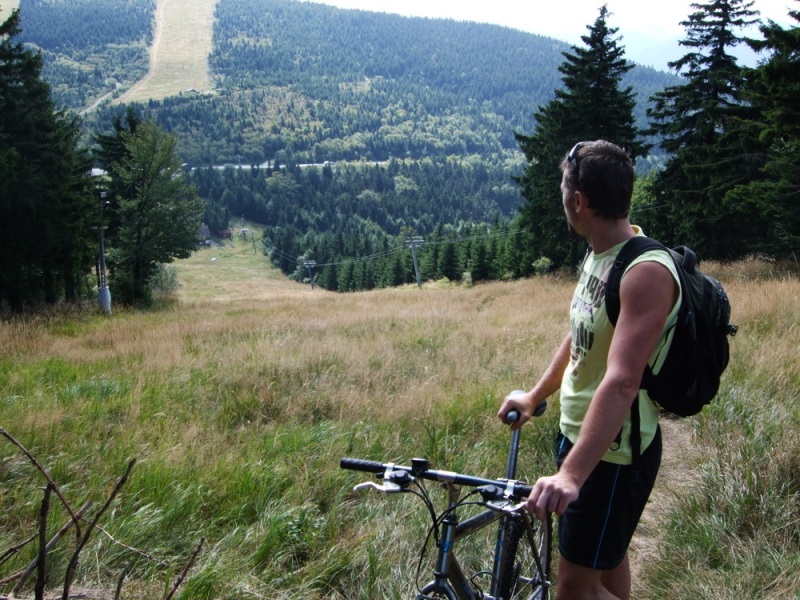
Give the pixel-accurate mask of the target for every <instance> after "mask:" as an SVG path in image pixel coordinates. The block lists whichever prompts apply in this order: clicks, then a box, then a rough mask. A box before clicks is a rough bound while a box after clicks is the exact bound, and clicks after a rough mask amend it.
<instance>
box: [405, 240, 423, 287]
mask: <svg viewBox="0 0 800 600" xmlns="http://www.w3.org/2000/svg"><path fill="white" fill-rule="evenodd" d="M424 243H425V241H424V240H423V239H422V236H421V235H415V236H413V237H407V238H406V246H408V247H409V248H411V256H413V257H414V273H415V274H416V276H417V287H418V288H422V281H421V280H420V278H419V262H418V261H417V248H419V247H420V246H422V245H423V244H424Z"/></svg>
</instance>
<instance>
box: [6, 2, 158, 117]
mask: <svg viewBox="0 0 800 600" xmlns="http://www.w3.org/2000/svg"><path fill="white" fill-rule="evenodd" d="M154 10H155V0H124V1H121V0H68V1H66V2H52V1H51V0H20V4H19V11H20V16H21V26H22V35H21V36H20V37H21V39H22V40H23V41H25V42H27V43H29V44H31V45H33V46H35V47H37V48H39V49H41V51H42V54H43V57H44V77H45V79H46V80H47V81H48V82H49V83H50V86H51V90H52V93H53V99H54V101H55V102H56V104H57V105H59V106H64V107H69V108H73V109H80V108H83V107H85V106H87V105H88V104H91V103H92V102H94V101H96V100H97V99H99V98H101V97H103V96H104V95H106V94H109V93H111V92H113V91H115V90H116V89H117V88H118V87H127V86H130V85H131V84H133V83H134V82H135V81H136V80H138V79H140V78H141V77H143V76H144V74H145V73H146V72H147V65H148V57H147V47H148V45H149V44H150V42H151V40H152V34H153V31H152V29H153V27H152V25H153V23H152V22H153V11H154Z"/></svg>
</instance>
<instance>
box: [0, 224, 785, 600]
mask: <svg viewBox="0 0 800 600" xmlns="http://www.w3.org/2000/svg"><path fill="white" fill-rule="evenodd" d="M213 259H216V260H213ZM704 266H705V267H706V269H707V270H708V271H709V272H711V273H714V274H716V275H718V276H719V277H720V278H721V279H723V281H725V282H726V288H727V290H728V292H729V294H730V297H731V302H732V304H733V307H734V320H735V321H736V322H737V323H738V324H739V325H740V331H739V334H738V336H737V337H736V338H735V339H734V340H733V361H732V363H731V367H730V368H729V371H728V373H726V377H725V379H724V383H723V388H722V391H721V395H720V398H719V400H718V401H717V402H716V403H715V405H714V406H712V407H711V408H710V409H708V410H706V411H705V413H704V414H703V416H702V417H699V418H696V419H691V420H688V421H683V422H681V423H680V424H674V423H669V422H668V423H666V424H665V427H666V443H665V460H666V461H667V464H668V468H666V469H665V473H664V474H662V477H661V478H660V480H659V482H657V484H656V486H657V489H658V490H659V494H660V495H659V496H657V497H656V499H655V500H654V502H653V503H652V504H651V506H650V508H649V509H648V512H647V515H648V516H647V520H646V525H645V527H643V529H642V530H641V532H640V534H639V535H638V536H637V538H636V543H635V552H634V564H635V565H636V569H637V574H638V575H639V577H638V578H637V580H636V584H635V585H636V588H635V596H636V597H648V598H667V597H670V598H685V597H695V595H696V593H697V590H703V592H702V597H703V598H709V599H719V600H722V599H727V598H731V597H737V596H753V597H761V598H779V597H784V598H785V597H794V596H796V595H797V594H798V592H800V587H799V586H800V583H799V582H798V580H797V578H796V576H795V574H796V573H797V568H796V567H797V565H798V562H797V561H798V556H800V540H798V537H797V528H796V523H797V520H798V519H800V489H798V487H797V478H796V474H797V472H798V469H800V444H798V438H797V436H796V428H797V424H798V422H800V413H798V408H797V407H798V406H800V398H798V391H797V390H798V389H800V357H798V355H797V352H796V347H795V346H796V344H795V337H794V336H793V335H792V333H793V331H794V330H795V329H796V324H797V322H798V320H800V283H798V280H797V278H796V277H794V276H792V275H790V274H789V273H787V272H785V271H782V270H779V269H778V268H777V267H776V266H774V265H768V264H763V263H756V262H753V261H750V262H746V263H739V264H735V265H725V266H721V265H711V264H707V265H704ZM177 267H178V269H179V273H180V278H181V280H182V283H183V286H184V287H183V289H182V290H181V297H182V298H183V299H184V300H183V301H181V302H178V303H176V304H174V305H172V307H171V308H168V309H165V310H162V311H159V312H139V311H128V310H119V309H117V310H115V312H114V314H113V315H112V316H111V317H110V318H107V317H103V316H101V315H98V314H97V313H96V312H95V311H94V310H84V311H82V312H79V313H73V314H59V313H52V314H49V315H41V316H38V317H33V318H29V319H25V320H19V321H11V322H3V323H0V344H1V345H2V347H3V349H4V351H3V353H2V355H1V356H0V426H2V428H3V430H4V431H6V432H8V433H9V434H11V435H13V436H14V437H15V438H16V439H17V440H18V441H20V442H21V443H22V444H23V445H24V446H25V448H27V449H28V451H29V452H30V453H31V454H32V455H33V456H34V457H36V458H37V459H38V461H39V463H40V464H41V465H42V466H43V468H45V469H46V470H47V471H48V472H49V473H50V475H51V476H52V478H53V479H54V481H55V482H57V484H58V485H59V487H60V489H61V490H62V492H63V494H64V497H65V498H66V499H67V501H68V502H70V504H71V505H73V506H75V507H77V506H79V505H81V504H83V503H84V502H85V501H86V500H88V499H92V500H94V502H95V504H94V505H93V508H92V509H91V511H90V515H91V514H94V512H93V511H96V510H98V508H99V506H100V505H101V504H102V502H103V501H104V499H105V498H106V497H108V495H109V494H110V492H111V490H112V489H113V487H114V486H115V484H116V482H117V481H118V480H119V478H120V477H121V475H122V473H123V472H124V470H125V468H126V465H127V464H128V462H129V461H130V460H131V459H133V458H135V459H137V463H136V465H135V466H134V468H133V470H132V472H131V476H130V477H129V479H128V481H127V482H126V483H125V485H124V486H123V487H122V489H121V490H120V493H119V495H118V496H117V498H116V499H115V500H114V501H113V502H112V504H111V507H110V510H109V511H108V512H107V513H106V514H105V515H104V517H103V518H101V520H100V523H99V524H100V525H101V526H102V527H103V531H102V532H101V531H97V532H95V534H94V535H93V536H92V538H91V539H90V540H89V543H88V545H87V547H86V550H85V551H84V553H83V560H82V561H81V563H80V567H79V570H78V578H77V580H76V584H75V586H74V587H73V591H74V592H81V593H85V594H86V595H87V597H93V598H105V597H110V590H113V589H114V588H115V587H116V585H117V584H116V582H117V580H118V579H119V576H120V574H121V573H122V570H123V568H125V567H126V565H129V566H130V570H129V571H128V572H127V576H126V578H125V581H124V584H123V597H126V598H135V599H139V598H142V599H144V598H148V599H152V598H159V597H164V590H165V588H167V587H169V586H170V585H171V584H173V583H174V582H175V580H176V577H177V574H178V573H179V572H180V570H181V569H182V568H183V566H184V565H185V564H186V563H187V561H188V558H189V556H190V555H191V554H192V553H193V552H194V550H195V549H196V548H197V547H198V544H199V543H200V540H201V539H202V540H204V543H203V545H202V548H201V549H200V552H199V554H198V556H197V558H196V560H195V561H194V564H193V566H192V568H191V569H190V570H189V572H188V577H187V579H186V581H185V582H184V583H183V585H182V586H181V588H180V592H179V594H178V596H177V597H179V598H182V599H183V600H188V599H195V598H196V599H200V598H220V599H221V598H230V599H233V598H242V597H245V596H253V595H254V596H268V597H272V598H290V597H295V598H296V597H302V598H345V597H348V598H349V597H361V598H395V597H409V596H410V595H411V593H412V588H413V574H414V572H415V567H416V558H417V556H418V551H419V549H420V541H421V539H422V538H423V537H424V535H425V531H426V522H425V515H424V514H423V510H421V506H419V505H418V504H417V503H416V502H415V500H414V499H413V498H411V497H408V496H400V497H398V496H389V497H387V496H378V495H371V494H366V495H361V494H359V495H356V494H353V493H352V492H351V489H352V486H353V485H354V484H355V483H356V482H358V481H360V480H361V478H359V477H358V476H357V475H355V474H352V473H346V472H342V471H340V470H339V469H338V460H339V458H340V457H342V456H345V455H349V456H361V457H364V458H371V459H375V460H387V461H388V460H397V461H406V460H408V459H409V458H410V457H412V456H427V457H428V458H429V459H430V460H431V461H432V463H433V464H434V465H436V466H439V467H442V468H451V469H455V470H464V471H468V472H472V473H475V474H481V475H491V474H494V473H498V472H502V471H503V470H504V464H505V457H504V452H505V448H506V444H507V433H506V432H505V431H503V428H502V427H501V426H500V424H499V423H498V422H497V420H496V418H495V417H494V413H495V411H496V408H497V406H498V403H499V401H500V398H501V397H502V396H503V394H505V392H507V391H508V390H510V389H516V388H522V387H529V386H531V385H532V384H533V382H534V380H535V378H536V376H537V375H538V374H539V373H541V372H542V370H543V369H544V368H545V367H546V365H547V362H548V361H549V358H550V355H551V352H552V351H553V348H554V347H555V346H556V345H557V343H558V342H559V340H560V339H561V338H562V336H563V334H564V330H565V318H566V315H565V313H566V310H567V305H568V302H569V297H570V294H571V291H572V287H573V282H572V281H571V280H569V278H566V279H563V280H559V279H553V278H535V279H530V280H524V281H516V282H507V283H493V284H488V285H481V286H476V287H472V288H468V287H451V286H447V287H441V286H434V285H431V286H426V287H424V288H423V289H421V290H419V289H417V288H416V287H415V286H410V287H405V288H397V289H392V290H382V291H376V292H368V293H354V294H332V293H328V292H325V291H323V290H319V289H315V290H313V291H312V290H311V289H310V287H309V286H303V285H300V284H298V283H294V282H290V281H287V280H286V279H284V278H282V277H281V276H279V275H278V274H277V273H276V272H275V271H273V270H271V269H270V267H269V265H268V264H266V262H265V259H264V258H262V257H260V256H258V255H257V254H256V255H254V254H252V253H251V248H250V247H249V246H248V245H247V244H245V243H240V241H238V240H237V241H236V242H235V243H234V247H230V246H228V248H227V250H224V251H223V250H221V249H219V248H211V249H204V250H202V251H200V252H198V253H196V254H195V255H194V256H193V257H192V258H190V259H188V260H186V261H181V262H179V263H178V264H177ZM553 404H554V406H553V407H552V408H553V409H554V410H552V411H550V413H549V416H546V417H545V418H544V420H542V421H540V422H537V423H536V424H534V425H531V426H527V427H526V428H525V431H524V432H523V454H522V456H521V458H520V469H521V475H522V476H523V477H525V478H535V477H536V476H538V475H539V474H541V473H544V472H548V471H549V470H550V469H551V466H550V456H551V450H550V445H551V441H552V438H553V435H554V432H555V428H556V426H557V423H556V421H557V417H556V413H557V404H558V403H557V401H554V402H553ZM676 427H677V429H676ZM0 441H2V443H0V515H2V516H0V553H2V552H5V550H6V549H8V548H12V547H15V546H19V551H18V552H16V553H14V554H13V555H10V556H7V560H5V561H4V562H3V563H2V564H0V581H7V578H8V577H10V576H11V575H13V574H14V573H17V572H19V571H20V570H21V569H22V568H23V567H24V566H25V565H27V564H28V563H29V562H30V561H31V560H32V559H33V558H34V556H35V546H36V544H35V543H28V544H26V545H21V544H22V542H23V541H24V540H28V539H30V538H31V537H32V536H34V537H35V533H36V529H37V520H38V517H37V515H38V513H39V508H40V505H41V499H42V486H43V485H44V481H43V479H42V476H41V475H40V473H39V472H38V471H37V470H36V469H35V468H34V467H33V465H32V464H31V463H30V462H29V461H28V460H26V459H25V457H24V456H23V455H22V454H21V453H20V451H19V449H18V448H16V447H15V446H13V445H11V444H10V443H8V441H7V440H6V439H2V438H0ZM684 444H689V446H688V447H687V446H684ZM687 450H689V452H687ZM687 472H688V473H690V474H691V476H690V477H689V478H688V484H686V483H684V484H683V485H682V481H683V482H686V480H687V476H686V474H687ZM51 507H52V508H51V519H50V522H51V523H52V524H53V525H52V527H53V528H58V527H60V526H61V525H62V524H63V523H64V522H65V521H66V520H67V516H66V514H65V512H64V510H63V508H62V507H61V505H60V503H59V502H56V501H55V499H53V501H51ZM84 529H85V527H84ZM487 542H488V543H489V544H490V545H491V540H487ZM73 548H74V538H72V537H71V536H70V535H67V536H66V537H65V538H64V539H62V540H61V542H60V543H59V544H58V545H57V546H56V550H55V551H53V553H52V554H51V555H50V557H49V562H48V564H49V568H50V569H52V575H51V578H50V582H51V583H50V585H51V586H52V588H53V590H52V591H53V592H55V590H56V589H59V586H60V581H61V578H62V577H63V573H64V569H65V564H66V562H67V560H68V558H69V556H70V555H71V553H72V549H73ZM165 579H168V580H169V581H168V582H167V583H165ZM12 585H13V582H10V583H2V584H0V586H2V587H0V593H3V592H5V593H8V590H9V588H10V587H11V586H12ZM24 589H25V590H32V583H29V584H28V585H27V587H25V588H24ZM101 591H104V592H103V593H102V594H101ZM51 595H52V594H51ZM18 597H19V595H18Z"/></svg>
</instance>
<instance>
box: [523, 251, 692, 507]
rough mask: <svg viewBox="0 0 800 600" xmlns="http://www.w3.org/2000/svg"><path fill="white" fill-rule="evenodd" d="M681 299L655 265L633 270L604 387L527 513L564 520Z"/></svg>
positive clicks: (626, 409) (622, 419) (663, 271)
mask: <svg viewBox="0 0 800 600" xmlns="http://www.w3.org/2000/svg"><path fill="white" fill-rule="evenodd" d="M677 297H678V288H677V284H676V283H675V280H674V279H673V278H672V275H671V273H670V272H669V270H668V269H666V268H665V267H664V266H662V265H660V264H658V263H655V262H651V261H648V262H643V263H639V264H637V265H634V266H633V267H631V268H630V269H629V270H628V272H627V274H626V275H625V277H624V278H623V279H622V284H621V286H620V304H621V308H620V314H619V319H618V320H617V326H616V328H615V330H614V337H613V338H612V340H611V347H610V349H609V353H608V366H607V370H606V374H605V376H604V377H603V381H602V382H601V384H600V386H599V387H598V388H597V391H596V392H595V395H594V397H593V398H592V401H591V403H590V405H589V410H588V412H587V413H586V418H585V420H584V422H583V426H582V427H581V432H580V435H579V436H578V441H577V443H576V444H575V446H574V447H573V448H572V450H570V453H569V455H568V456H567V458H566V459H565V460H564V463H563V464H562V466H561V469H560V470H559V472H558V473H557V474H556V475H553V476H552V477H543V478H541V479H539V481H537V482H536V485H535V486H534V490H533V493H532V494H531V495H530V497H529V498H528V501H527V508H528V510H529V511H530V512H533V513H535V514H536V516H537V517H538V518H543V517H544V515H545V513H546V512H555V513H558V514H563V513H564V511H565V510H566V508H567V505H568V504H569V503H570V502H572V501H573V500H575V499H576V498H577V497H578V492H579V491H580V488H581V486H583V483H584V481H586V479H587V478H588V477H589V474H590V473H591V472H592V471H593V470H594V468H595V467H596V466H597V463H598V462H600V459H601V458H602V456H603V454H605V452H606V450H608V448H609V446H610V445H611V443H612V442H613V441H614V438H615V437H616V436H617V434H618V433H619V430H620V429H621V428H622V425H623V424H624V422H625V418H626V416H627V414H628V412H629V411H630V409H631V404H632V403H633V400H634V398H635V397H636V395H637V394H638V392H639V384H640V383H641V379H642V373H643V372H644V369H645V367H646V365H647V360H648V359H649V357H650V355H651V354H652V353H653V350H654V349H655V347H656V344H657V343H658V340H659V338H660V337H661V331H662V330H663V328H664V323H665V322H666V320H667V317H668V316H669V313H670V311H671V310H672V307H673V306H674V304H675V301H676V299H677Z"/></svg>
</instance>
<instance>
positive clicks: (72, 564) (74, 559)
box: [61, 458, 136, 600]
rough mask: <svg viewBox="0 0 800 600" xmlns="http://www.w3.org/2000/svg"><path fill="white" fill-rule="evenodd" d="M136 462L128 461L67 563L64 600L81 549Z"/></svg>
mask: <svg viewBox="0 0 800 600" xmlns="http://www.w3.org/2000/svg"><path fill="white" fill-rule="evenodd" d="M135 464H136V459H135V458H134V459H133V460H131V462H129V463H128V468H127V470H126V471H125V474H124V475H123V476H122V479H120V480H119V482H117V485H116V486H115V487H114V491H112V492H111V495H110V496H109V497H108V500H106V503H105V504H104V505H103V507H102V508H101V509H100V510H99V511H97V514H96V515H95V516H94V519H93V520H92V523H91V525H90V527H89V529H88V530H87V531H86V533H85V534H84V535H83V537H82V538H81V539H80V541H79V542H78V546H77V548H75V553H74V554H73V555H72V558H71V559H70V561H69V565H67V573H66V575H65V576H64V593H63V594H62V595H61V598H62V600H68V599H69V588H70V586H71V585H72V579H73V577H75V570H76V569H77V568H78V558H79V557H80V554H81V551H82V550H83V548H84V547H85V546H86V543H87V542H88V541H89V537H90V536H91V535H92V530H93V529H94V528H95V526H96V525H97V522H98V521H99V520H100V517H101V516H102V515H103V513H105V512H106V510H108V507H109V506H111V503H112V502H113V501H114V498H116V497H117V494H118V493H119V491H120V490H121V489H122V486H123V485H125V482H126V481H127V480H128V476H129V475H130V474H131V470H133V465H135Z"/></svg>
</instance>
